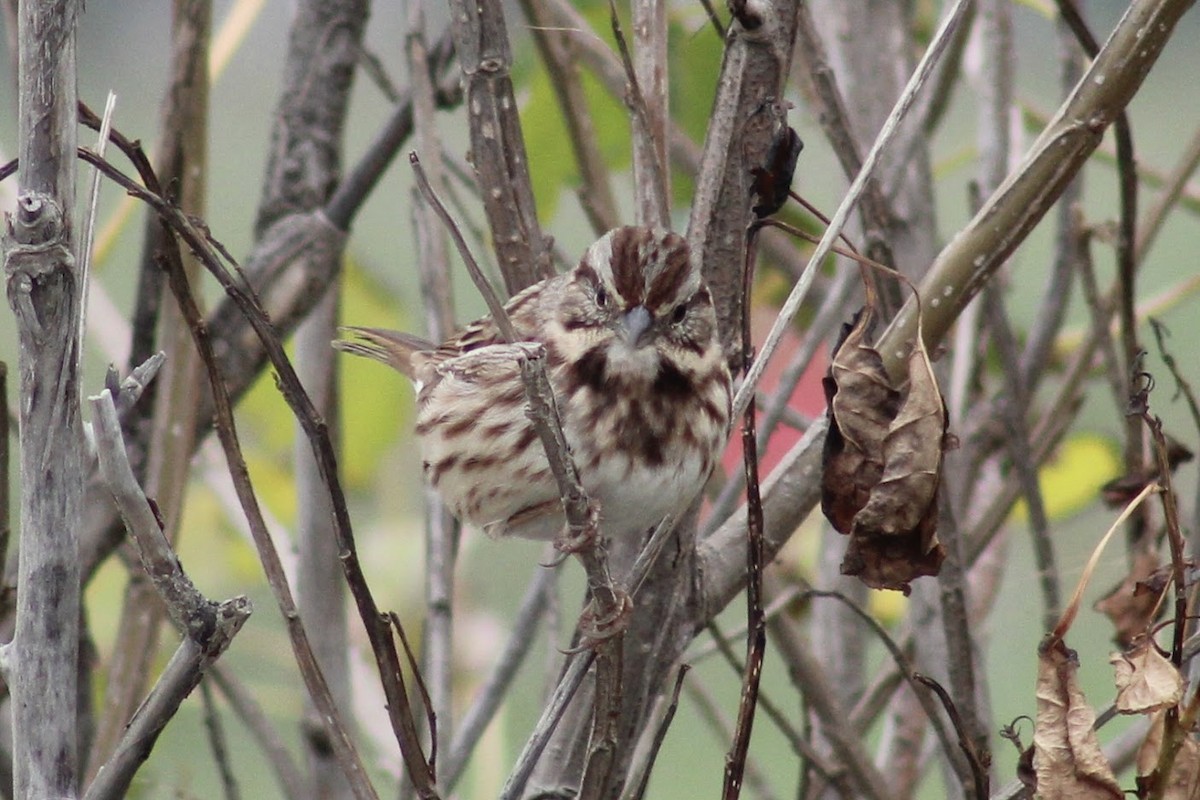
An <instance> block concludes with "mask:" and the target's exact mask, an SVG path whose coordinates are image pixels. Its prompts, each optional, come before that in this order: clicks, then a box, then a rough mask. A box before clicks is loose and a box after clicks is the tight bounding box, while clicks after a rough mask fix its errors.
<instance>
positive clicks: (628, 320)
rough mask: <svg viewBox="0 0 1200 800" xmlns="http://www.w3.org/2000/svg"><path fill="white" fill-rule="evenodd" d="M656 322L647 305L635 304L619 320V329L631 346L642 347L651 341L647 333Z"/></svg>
mask: <svg viewBox="0 0 1200 800" xmlns="http://www.w3.org/2000/svg"><path fill="white" fill-rule="evenodd" d="M653 324H654V317H652V316H650V312H649V311H647V310H646V307H645V306H634V307H633V308H631V309H629V310H628V311H626V312H625V313H624V314H622V315H621V318H620V319H619V320H617V330H618V332H619V333H620V334H621V337H622V338H624V339H625V341H626V343H628V344H629V346H630V347H641V346H642V345H644V344H646V343H647V342H649V341H650V337H649V336H647V335H646V334H647V333H649V331H650V326H651V325H653Z"/></svg>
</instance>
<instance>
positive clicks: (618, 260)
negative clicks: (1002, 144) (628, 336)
mask: <svg viewBox="0 0 1200 800" xmlns="http://www.w3.org/2000/svg"><path fill="white" fill-rule="evenodd" d="M649 239H650V231H649V230H647V229H645V228H618V229H617V231H616V233H614V234H613V237H612V242H611V244H612V260H611V261H610V262H609V267H610V268H611V270H612V276H613V286H614V287H615V288H616V290H617V294H619V295H621V299H622V300H624V301H625V305H626V307H630V306H639V305H641V304H642V300H643V297H644V295H645V291H646V285H645V281H644V277H643V274H642V261H643V258H642V256H641V254H640V253H639V252H638V251H639V250H640V249H641V248H642V247H644V246H646V245H649V244H650V242H649Z"/></svg>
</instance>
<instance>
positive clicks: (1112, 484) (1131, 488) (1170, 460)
mask: <svg viewBox="0 0 1200 800" xmlns="http://www.w3.org/2000/svg"><path fill="white" fill-rule="evenodd" d="M1166 439H1167V466H1168V467H1169V468H1170V470H1171V472H1172V473H1174V472H1175V470H1176V469H1177V468H1178V467H1179V465H1180V464H1186V463H1188V462H1189V461H1191V460H1192V459H1193V458H1195V454H1194V453H1193V452H1192V451H1191V450H1189V449H1188V447H1187V446H1186V445H1185V444H1183V442H1181V441H1179V440H1178V439H1176V438H1175V437H1174V436H1171V435H1170V434H1166ZM1161 477H1162V476H1161V475H1160V474H1159V471H1158V463H1157V460H1155V461H1154V463H1153V464H1151V465H1150V466H1149V467H1147V468H1146V469H1144V470H1141V471H1139V472H1135V473H1132V474H1126V475H1121V476H1120V477H1117V478H1113V479H1112V480H1111V481H1109V482H1108V483H1106V484H1104V485H1103V486H1101V487H1100V497H1101V498H1102V499H1103V500H1104V502H1105V503H1107V504H1108V506H1109V508H1120V507H1121V506H1123V505H1125V504H1126V503H1128V502H1129V501H1130V500H1132V499H1133V497H1134V495H1136V494H1137V493H1138V492H1140V491H1141V490H1142V487H1144V486H1146V485H1147V484H1151V483H1156V482H1157V481H1158V479H1159V478H1161Z"/></svg>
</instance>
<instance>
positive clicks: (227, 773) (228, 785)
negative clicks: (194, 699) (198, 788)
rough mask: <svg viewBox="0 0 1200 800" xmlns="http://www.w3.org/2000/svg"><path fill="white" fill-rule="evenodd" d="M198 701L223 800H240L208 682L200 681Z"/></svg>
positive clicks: (219, 717)
mask: <svg viewBox="0 0 1200 800" xmlns="http://www.w3.org/2000/svg"><path fill="white" fill-rule="evenodd" d="M200 701H201V704H202V705H203V706H204V730H205V732H206V733H207V734H208V746H209V748H210V749H211V750H212V754H213V761H215V762H216V763H217V774H218V775H219V776H220V778H221V788H222V789H223V790H224V791H225V800H240V798H241V796H242V793H241V792H240V791H239V790H238V784H237V778H236V777H235V776H234V774H233V768H232V766H231V765H230V763H229V748H228V747H226V744H225V730H224V728H223V727H222V725H221V716H220V714H218V713H217V704H216V701H215V700H214V699H213V693H212V687H211V686H209V683H208V681H200Z"/></svg>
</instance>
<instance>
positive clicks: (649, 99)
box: [614, 0, 671, 227]
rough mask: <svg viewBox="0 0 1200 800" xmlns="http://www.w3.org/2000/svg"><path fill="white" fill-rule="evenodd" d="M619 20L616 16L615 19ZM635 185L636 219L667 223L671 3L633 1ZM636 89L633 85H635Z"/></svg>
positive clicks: (660, 224) (643, 222)
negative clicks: (668, 14)
mask: <svg viewBox="0 0 1200 800" xmlns="http://www.w3.org/2000/svg"><path fill="white" fill-rule="evenodd" d="M614 20H615V17H614ZM633 43H634V48H633V78H634V80H635V81H636V83H634V84H633V86H634V87H636V90H635V91H632V92H631V100H632V101H633V102H634V103H635V104H636V105H635V107H634V109H633V128H632V138H633V185H634V197H635V200H636V203H637V222H638V224H639V225H647V226H650V227H667V226H668V225H670V222H671V180H670V176H669V175H668V173H667V86H668V84H667V2H666V0H634V3H633ZM631 88H632V87H631Z"/></svg>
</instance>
